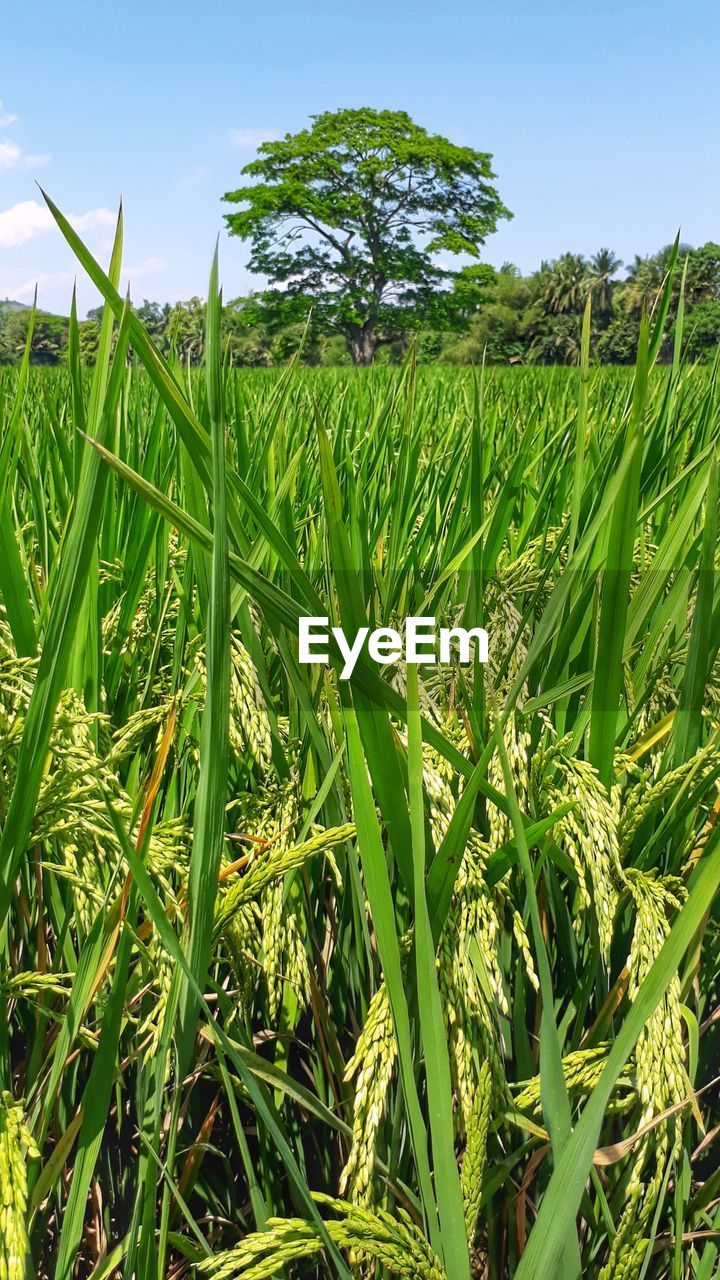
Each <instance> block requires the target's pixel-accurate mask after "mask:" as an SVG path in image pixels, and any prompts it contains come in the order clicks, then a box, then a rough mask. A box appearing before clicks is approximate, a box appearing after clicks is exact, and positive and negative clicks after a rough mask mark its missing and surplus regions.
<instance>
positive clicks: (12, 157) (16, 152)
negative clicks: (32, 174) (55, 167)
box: [0, 138, 51, 170]
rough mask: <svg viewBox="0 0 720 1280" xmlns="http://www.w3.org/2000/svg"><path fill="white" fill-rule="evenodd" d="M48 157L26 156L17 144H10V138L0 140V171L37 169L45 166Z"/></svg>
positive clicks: (46, 155)
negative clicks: (42, 165)
mask: <svg viewBox="0 0 720 1280" xmlns="http://www.w3.org/2000/svg"><path fill="white" fill-rule="evenodd" d="M50 158H51V157H50V156H49V155H48V154H47V153H45V154H44V155H26V154H25V152H24V151H23V149H22V147H19V146H18V144H17V142H12V141H11V139H10V138H0V170H2V169H16V168H21V169H37V167H38V166H39V165H41V164H47V162H48V160H50Z"/></svg>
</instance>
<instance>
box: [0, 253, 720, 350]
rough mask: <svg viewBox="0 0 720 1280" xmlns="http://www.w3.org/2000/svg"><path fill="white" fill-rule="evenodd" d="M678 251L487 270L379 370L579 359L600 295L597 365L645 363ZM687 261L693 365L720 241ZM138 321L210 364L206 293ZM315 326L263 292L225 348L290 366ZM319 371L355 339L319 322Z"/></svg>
mask: <svg viewBox="0 0 720 1280" xmlns="http://www.w3.org/2000/svg"><path fill="white" fill-rule="evenodd" d="M669 254H670V248H669V247H668V248H665V249H661V250H660V251H659V253H656V254H653V255H652V256H650V257H646V258H642V257H636V258H635V259H634V261H633V262H632V263H631V264H629V266H628V267H627V268H625V269H624V268H623V264H622V263H621V262H620V261H619V259H618V258H617V257H616V256H615V254H614V253H612V252H611V251H610V250H609V249H601V250H600V251H599V252H598V253H596V254H594V255H593V257H591V258H584V257H583V256H582V255H580V254H574V253H566V254H563V255H562V257H560V258H557V259H556V260H555V261H554V262H543V263H542V264H541V266H540V268H539V269H538V270H537V271H535V272H533V273H532V274H531V275H528V276H524V275H522V274H521V273H520V271H518V269H517V268H516V267H514V266H513V265H512V264H511V263H506V264H504V265H503V266H502V267H501V268H500V270H499V271H494V270H493V269H492V268H491V267H486V268H484V271H485V272H486V281H485V284H484V286H483V291H482V298H481V299H476V300H474V302H473V304H472V306H471V307H468V309H467V312H466V314H465V315H464V316H463V317H462V321H461V322H456V324H455V325H454V327H453V328H443V327H438V328H432V327H419V328H418V329H413V328H411V327H408V329H407V331H406V332H405V333H403V334H401V335H399V336H398V337H397V338H396V339H395V340H394V341H393V342H391V343H388V344H387V345H384V346H382V347H380V349H379V350H378V351H377V353H376V355H375V362H376V363H379V364H398V363H399V362H400V361H401V360H402V359H403V356H404V355H405V354H406V352H407V349H408V347H409V346H410V344H411V343H412V342H413V341H415V342H416V344H417V353H418V360H419V361H420V362H421V363H423V364H431V363H434V362H439V363H443V364H461V365H471V364H479V363H480V362H481V361H482V359H483V352H485V358H486V360H487V362H488V363H490V364H508V363H518V364H539V365H551V364H575V363H576V362H577V358H578V352H579V345H580V328H581V319H582V311H583V308H584V306H585V301H586V299H587V297H588V295H591V297H592V340H591V358H592V359H593V360H594V361H595V362H597V363H600V364H619V365H622V364H631V363H634V360H635V353H636V351H637V342H638V333H639V328H640V317H641V315H642V311H643V307H644V308H645V309H646V310H650V309H652V307H653V306H654V304H655V300H656V298H657V296H658V293H659V290H660V287H661V285H662V282H663V279H664V277H665V274H666V270H667V262H668V258H669ZM683 255H684V256H685V257H686V260H687V279H686V289H685V302H684V313H685V314H684V348H685V354H686V357H687V358H688V359H691V360H707V359H710V358H711V357H712V356H713V354H714V352H715V351H716V350H717V348H718V345H719V344H720V244H714V243H709V244H705V245H702V246H701V247H700V248H699V249H692V248H690V247H688V246H684V247H683V248H682V249H681V258H682V256H683ZM678 297H679V283H678V284H677V285H676V286H675V287H674V289H673V296H672V301H671V305H670V310H669V313H668V322H667V326H666V335H665V341H664V344H663V347H662V348H661V352H660V359H661V360H663V359H665V360H667V359H669V358H670V354H671V352H672V344H673V339H674V333H675V326H676V320H677V302H678ZM137 314H138V315H139V317H140V318H141V320H142V321H143V324H144V325H145V326H146V328H147V330H148V332H149V333H150V334H151V335H152V337H153V338H154V340H155V342H156V343H157V344H158V346H159V347H160V349H161V351H162V352H163V354H165V355H167V354H169V352H170V351H171V350H174V351H175V352H176V354H177V356H178V358H179V359H180V360H181V361H183V363H187V362H189V363H190V364H199V363H200V362H201V361H202V357H203V346H204V332H205V304H204V302H203V300H202V299H200V298H191V299H190V300H189V301H188V302H177V303H175V304H174V305H172V306H171V305H170V304H167V303H166V304H165V305H161V304H160V303H157V302H149V301H147V299H146V300H145V301H144V302H143V304H142V306H139V307H138V308H137ZM29 317H30V309H29V308H26V309H24V308H17V306H16V305H15V306H13V305H12V304H11V305H8V303H7V302H2V301H0V364H16V363H18V362H19V361H20V358H21V356H22V353H23V350H24V348H25V341H26V337H27V330H28V322H29ZM304 330H305V321H303V320H302V319H298V320H295V321H293V322H286V323H283V324H278V323H277V322H275V323H271V322H270V318H269V317H268V316H267V315H266V314H265V313H264V308H263V306H262V304H261V301H260V300H259V299H258V297H257V296H251V297H249V298H238V299H236V300H234V301H233V302H231V303H229V304H228V305H227V306H226V307H225V308H224V310H223V342H224V347H225V351H226V353H227V355H228V357H229V358H230V360H231V361H232V363H233V364H234V365H236V366H239V367H248V366H260V367H269V366H273V365H282V364H285V363H287V361H288V360H289V359H290V357H291V356H292V355H293V354H294V353H295V351H296V350H297V348H298V346H299V345H300V343H301V342H302V338H303V333H304ZM79 333H80V352H81V359H82V360H83V362H84V363H86V364H93V363H94V362H95V357H96V354H97V346H98V338H99V333H100V310H99V309H98V310H93V311H90V312H89V313H88V317H87V319H86V320H84V321H81V323H80V325H79ZM67 342H68V320H67V318H66V317H63V316H55V315H49V314H47V313H45V312H38V314H37V316H36V320H35V332H34V337H33V344H32V359H33V363H35V364H45V365H48V364H54V365H62V364H64V363H66V361H67ZM303 361H304V363H306V364H310V365H343V364H350V363H351V356H350V354H349V353H348V350H347V344H346V341H345V339H344V337H343V336H342V334H340V333H338V332H337V330H336V329H335V328H334V326H333V324H332V323H331V322H330V321H321V319H320V317H315V318H314V319H313V317H312V316H311V318H310V321H309V327H308V332H307V335H306V337H305V343H304V346H303Z"/></svg>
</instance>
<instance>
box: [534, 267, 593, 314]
mask: <svg viewBox="0 0 720 1280" xmlns="http://www.w3.org/2000/svg"><path fill="white" fill-rule="evenodd" d="M587 287H588V275H587V262H586V261H585V259H584V258H583V256H582V254H580V253H564V254H563V255H562V257H561V258H558V259H557V260H556V261H555V262H553V263H551V264H550V267H549V269H548V273H547V279H546V281H545V287H544V289H543V298H544V300H545V303H546V304H547V307H548V310H550V311H552V312H553V314H554V315H563V314H565V313H567V312H569V311H575V312H578V311H580V309H581V307H582V304H583V301H584V299H585V295H586V293H587Z"/></svg>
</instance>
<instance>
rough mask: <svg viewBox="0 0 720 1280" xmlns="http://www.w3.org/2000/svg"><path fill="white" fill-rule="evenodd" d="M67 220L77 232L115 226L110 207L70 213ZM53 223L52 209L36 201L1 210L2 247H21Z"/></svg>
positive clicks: (0, 232)
mask: <svg viewBox="0 0 720 1280" xmlns="http://www.w3.org/2000/svg"><path fill="white" fill-rule="evenodd" d="M68 221H69V222H70V224H71V226H73V227H74V228H75V230H76V231H94V230H95V229H96V228H97V227H107V226H114V225H115V214H114V213H111V211H110V210H109V209H89V210H88V212H87V213H80V214H69V215H68ZM54 226H55V219H54V218H53V216H52V214H51V212H50V210H49V209H47V208H46V207H45V206H44V205H41V204H38V202H37V200H23V201H21V202H20V204H14V205H13V206H12V208H10V209H5V210H4V211H3V212H2V213H0V248H3V249H15V248H18V246H19V245H22V244H27V243H28V241H29V240H37V238H38V236H44V235H45V234H46V233H47V232H48V231H52V229H53V227H54Z"/></svg>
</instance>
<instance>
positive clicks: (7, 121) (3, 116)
mask: <svg viewBox="0 0 720 1280" xmlns="http://www.w3.org/2000/svg"><path fill="white" fill-rule="evenodd" d="M16 123H17V116H15V115H13V114H12V112H11V111H6V110H5V106H4V104H3V101H2V99H0V129H7V128H8V127H9V126H10V125H11V124H16Z"/></svg>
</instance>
